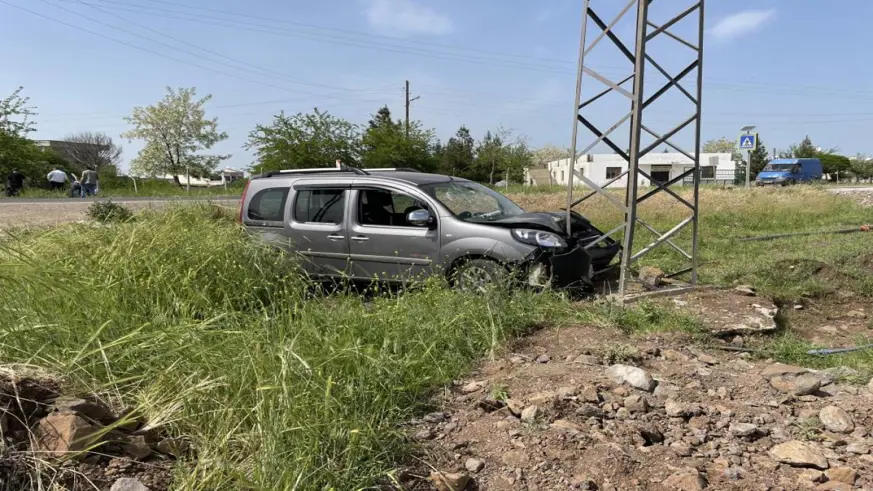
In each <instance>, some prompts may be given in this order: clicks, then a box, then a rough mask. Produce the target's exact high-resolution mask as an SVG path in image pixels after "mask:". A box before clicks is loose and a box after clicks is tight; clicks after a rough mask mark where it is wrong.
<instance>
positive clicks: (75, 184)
mask: <svg viewBox="0 0 873 491" xmlns="http://www.w3.org/2000/svg"><path fill="white" fill-rule="evenodd" d="M70 175H71V176H73V180H72V181H71V184H70V197H71V198H76V197H81V196H82V183H81V182H79V178H78V177H76V174H70Z"/></svg>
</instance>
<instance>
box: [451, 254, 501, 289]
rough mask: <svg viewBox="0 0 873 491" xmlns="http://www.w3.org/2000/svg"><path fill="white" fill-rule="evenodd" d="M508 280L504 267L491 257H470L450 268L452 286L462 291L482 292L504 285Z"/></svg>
mask: <svg viewBox="0 0 873 491" xmlns="http://www.w3.org/2000/svg"><path fill="white" fill-rule="evenodd" d="M508 280H509V272H508V271H507V270H506V268H505V267H504V266H503V265H501V264H500V263H498V262H497V261H494V260H491V259H470V260H466V261H463V262H461V263H460V264H458V265H457V266H455V268H454V269H453V270H452V274H451V281H452V286H453V287H454V288H455V289H457V290H459V291H462V292H469V293H483V292H486V291H488V290H489V289H492V288H496V287H500V286H505V285H506V284H507V282H508Z"/></svg>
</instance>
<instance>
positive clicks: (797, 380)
mask: <svg viewBox="0 0 873 491" xmlns="http://www.w3.org/2000/svg"><path fill="white" fill-rule="evenodd" d="M770 385H771V386H772V387H773V388H774V389H776V390H778V391H780V392H784V393H786V394H792V395H795V396H806V395H811V394H815V393H816V392H818V390H819V389H820V388H821V379H820V378H819V377H818V375H815V374H814V373H808V372H807V373H803V374H800V375H796V376H793V375H777V376H775V377H773V378H771V379H770Z"/></svg>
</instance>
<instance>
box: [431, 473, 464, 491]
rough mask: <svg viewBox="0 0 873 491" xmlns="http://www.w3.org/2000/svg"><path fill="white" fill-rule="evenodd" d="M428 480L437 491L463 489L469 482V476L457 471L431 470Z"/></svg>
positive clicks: (460, 490)
mask: <svg viewBox="0 0 873 491" xmlns="http://www.w3.org/2000/svg"><path fill="white" fill-rule="evenodd" d="M430 481H431V482H432V483H433V485H434V487H435V488H437V490H438V491H463V490H464V489H467V485H468V484H470V476H468V475H467V474H464V473H459V472H451V473H450V472H436V471H434V472H431V473H430Z"/></svg>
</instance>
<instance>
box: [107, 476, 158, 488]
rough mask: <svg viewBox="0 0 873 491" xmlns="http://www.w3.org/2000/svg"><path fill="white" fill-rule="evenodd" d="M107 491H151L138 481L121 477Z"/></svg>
mask: <svg viewBox="0 0 873 491" xmlns="http://www.w3.org/2000/svg"><path fill="white" fill-rule="evenodd" d="M109 491H151V490H150V489H149V488H148V487H146V485H145V484H143V483H141V482H140V481H139V479H134V478H132V477H122V478H121V479H119V480H117V481H115V484H113V485H112V487H111V488H109Z"/></svg>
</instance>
